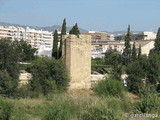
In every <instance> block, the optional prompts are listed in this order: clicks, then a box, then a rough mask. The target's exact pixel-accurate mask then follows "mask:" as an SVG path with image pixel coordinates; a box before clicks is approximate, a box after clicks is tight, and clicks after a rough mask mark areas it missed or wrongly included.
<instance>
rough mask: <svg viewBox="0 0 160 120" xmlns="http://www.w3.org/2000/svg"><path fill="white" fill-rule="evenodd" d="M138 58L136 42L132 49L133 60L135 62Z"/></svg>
mask: <svg viewBox="0 0 160 120" xmlns="http://www.w3.org/2000/svg"><path fill="white" fill-rule="evenodd" d="M136 58H137V53H136V47H135V42H134V43H133V48H132V60H135V59H136Z"/></svg>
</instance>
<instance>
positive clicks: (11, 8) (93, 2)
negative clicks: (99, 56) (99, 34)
mask: <svg viewBox="0 0 160 120" xmlns="http://www.w3.org/2000/svg"><path fill="white" fill-rule="evenodd" d="M64 18H66V20H67V26H73V25H74V24H75V23H78V26H79V27H80V28H83V29H86V30H95V31H110V32H111V31H120V30H127V26H128V24H130V26H131V30H132V31H144V30H148V31H157V29H158V27H160V0H0V22H7V23H16V24H21V25H29V26H52V25H61V24H62V21H63V19H64Z"/></svg>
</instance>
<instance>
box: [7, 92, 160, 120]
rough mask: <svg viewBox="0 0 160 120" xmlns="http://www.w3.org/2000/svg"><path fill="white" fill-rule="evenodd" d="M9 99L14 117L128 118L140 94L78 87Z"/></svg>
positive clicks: (25, 119)
mask: <svg viewBox="0 0 160 120" xmlns="http://www.w3.org/2000/svg"><path fill="white" fill-rule="evenodd" d="M4 99H5V98H4ZM6 100H7V101H9V102H11V103H12V104H13V106H14V107H13V112H12V114H11V120H128V119H129V118H126V117H125V113H132V112H133V106H134V104H135V103H136V102H137V101H139V97H138V96H136V95H133V94H131V93H126V96H125V97H123V98H118V97H112V96H107V97H99V96H97V95H95V94H94V92H93V91H92V90H77V91H69V92H67V93H62V94H52V95H48V96H47V97H44V96H42V97H39V98H36V99H31V98H28V99H6ZM131 120H133V119H131ZM134 120H136V119H134ZM137 120H143V119H137ZM144 120H145V119H144ZM157 120H158V119H157Z"/></svg>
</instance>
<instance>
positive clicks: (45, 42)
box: [0, 26, 53, 57]
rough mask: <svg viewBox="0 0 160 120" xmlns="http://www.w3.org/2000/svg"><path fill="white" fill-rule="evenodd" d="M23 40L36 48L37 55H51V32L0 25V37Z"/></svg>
mask: <svg viewBox="0 0 160 120" xmlns="http://www.w3.org/2000/svg"><path fill="white" fill-rule="evenodd" d="M1 38H10V39H11V40H24V41H26V42H27V43H29V44H30V45H32V47H33V48H37V49H38V50H37V55H40V56H48V57H49V56H51V53H52V46H53V34H52V32H48V31H43V30H35V29H31V28H29V27H26V28H22V27H15V26H0V39H1Z"/></svg>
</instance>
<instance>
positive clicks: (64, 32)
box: [59, 19, 66, 58]
mask: <svg viewBox="0 0 160 120" xmlns="http://www.w3.org/2000/svg"><path fill="white" fill-rule="evenodd" d="M63 35H66V19H64V20H63V24H62V30H61V39H60V47H59V58H61V56H62V36H63Z"/></svg>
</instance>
